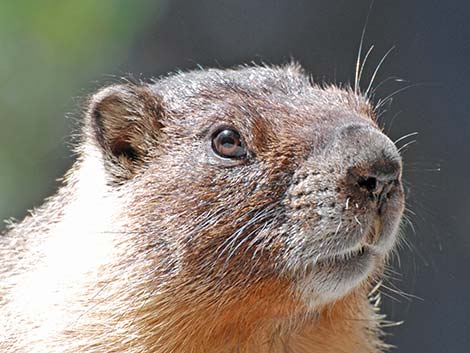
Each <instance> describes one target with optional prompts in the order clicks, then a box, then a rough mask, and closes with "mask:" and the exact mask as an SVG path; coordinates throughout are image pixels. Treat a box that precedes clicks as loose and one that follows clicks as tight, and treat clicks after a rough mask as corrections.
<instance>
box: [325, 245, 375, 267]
mask: <svg viewBox="0 0 470 353" xmlns="http://www.w3.org/2000/svg"><path fill="white" fill-rule="evenodd" d="M375 253H376V251H374V249H373V247H372V246H371V245H367V244H362V243H359V244H357V245H356V246H355V247H353V248H352V249H348V250H345V251H342V252H340V253H338V254H331V255H327V256H324V257H321V258H320V259H318V261H317V264H318V265H330V266H331V265H333V266H334V265H340V266H342V265H348V264H351V265H353V264H356V263H366V262H368V261H370V260H371V258H372V257H373V256H374V254H375Z"/></svg>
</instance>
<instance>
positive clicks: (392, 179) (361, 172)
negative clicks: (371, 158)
mask: <svg viewBox="0 0 470 353" xmlns="http://www.w3.org/2000/svg"><path fill="white" fill-rule="evenodd" d="M380 164H382V165H384V166H386V170H387V172H386V173H383V172H382V170H383V169H382V170H381V171H380V172H376V170H377V169H376V166H375V165H372V166H370V167H368V168H367V167H366V168H365V169H364V167H359V168H355V167H353V168H351V169H350V170H349V172H348V174H349V176H350V178H351V179H352V182H353V183H354V184H355V185H351V186H354V188H355V189H359V192H362V193H363V194H365V196H366V198H367V199H368V200H370V201H372V202H374V203H375V207H376V208H377V211H378V213H379V214H382V212H383V210H384V207H385V205H386V203H387V201H388V200H389V199H390V197H391V195H392V193H393V192H394V190H395V189H396V188H399V187H400V170H401V167H400V165H399V164H398V163H395V162H394V161H391V160H383V161H380Z"/></svg>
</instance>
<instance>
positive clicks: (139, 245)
mask: <svg viewBox="0 0 470 353" xmlns="http://www.w3.org/2000/svg"><path fill="white" fill-rule="evenodd" d="M87 116H88V118H87V121H86V125H85V139H86V144H87V145H89V146H93V147H94V148H95V151H96V150H98V151H99V154H100V158H101V160H102V163H104V165H105V170H106V173H107V180H108V184H109V187H110V190H113V191H115V192H116V194H117V195H120V200H121V201H122V205H121V206H122V213H123V214H125V221H123V223H122V224H121V225H120V226H119V227H121V228H120V229H119V231H120V232H122V233H123V234H127V235H128V236H127V237H123V239H127V240H126V241H128V242H134V244H132V246H133V248H134V249H136V250H133V251H135V254H136V255H135V257H134V258H133V261H134V262H142V263H145V264H146V265H145V266H146V267H147V268H150V269H151V268H152V266H154V267H155V271H154V272H151V275H152V276H156V277H158V276H162V275H165V276H172V277H174V278H175V279H177V278H179V279H180V280H179V282H178V283H180V286H181V288H182V287H183V284H188V283H190V284H191V288H192V289H193V290H194V288H204V290H203V291H202V290H201V292H199V293H204V296H205V297H207V296H212V301H213V302H214V303H215V302H217V300H218V299H217V298H223V300H227V296H221V295H220V293H222V292H224V291H225V292H227V293H229V292H230V293H233V296H234V297H235V296H237V295H242V294H240V293H243V295H244V296H249V295H250V293H254V292H256V291H257V290H258V292H257V293H258V294H259V288H260V287H259V286H262V285H263V283H270V285H273V283H274V285H273V286H274V287H272V288H278V289H280V288H282V290H283V291H284V292H283V293H289V295H291V296H292V297H293V298H297V299H299V300H300V301H301V302H303V303H304V304H306V305H308V306H310V307H312V306H313V307H315V306H317V305H319V304H324V303H327V302H331V301H334V300H336V299H338V298H340V297H342V296H344V295H346V294H347V293H349V292H351V291H352V290H354V289H355V288H358V287H360V286H361V285H363V284H364V283H368V282H369V280H370V279H371V278H373V276H374V274H375V273H376V272H377V271H378V270H380V269H381V268H382V265H383V263H384V261H385V259H386V257H387V254H388V253H389V252H390V250H391V249H392V248H393V245H394V243H395V240H396V234H397V229H398V227H399V222H400V217H401V214H402V211H403V207H404V196H403V189H402V186H401V158H400V156H399V154H398V152H397V149H396V148H395V146H394V144H393V143H392V142H391V141H390V140H389V139H388V138H387V137H386V136H385V135H384V134H383V133H382V132H381V130H380V128H379V127H378V126H377V124H376V122H375V120H374V110H373V107H372V106H371V104H370V103H369V101H368V99H367V98H366V97H364V96H361V95H357V94H354V92H352V91H351V90H349V89H341V88H338V87H333V86H331V87H321V86H319V85H315V84H313V83H312V82H311V80H310V79H309V77H308V76H306V75H305V74H304V73H303V72H302V70H301V69H300V68H299V67H298V66H295V65H290V66H286V67H273V68H271V67H243V68H240V69H236V70H201V71H197V72H190V73H179V74H176V75H173V76H170V77H167V78H163V79H160V80H158V81H155V82H153V83H151V84H123V85H115V86H110V87H108V88H105V89H103V90H102V91H100V92H99V93H97V94H96V95H95V96H94V97H93V98H92V101H91V104H90V108H89V112H88V114H87ZM84 158H87V156H86V155H85V157H84ZM152 284H153V285H155V286H156V287H157V286H160V285H162V284H160V282H159V281H153V282H152ZM276 286H277V287H276ZM256 288H258V289H256ZM156 292H158V291H157V290H155V291H154V292H153V293H156ZM263 293H264V292H263ZM193 299H194V298H193ZM220 300H222V299H220ZM260 300H262V299H260ZM219 304H220V303H219Z"/></svg>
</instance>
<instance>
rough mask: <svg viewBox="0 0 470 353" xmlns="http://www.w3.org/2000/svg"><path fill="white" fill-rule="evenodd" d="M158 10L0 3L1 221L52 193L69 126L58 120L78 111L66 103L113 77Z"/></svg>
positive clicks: (141, 5)
mask: <svg viewBox="0 0 470 353" xmlns="http://www.w3.org/2000/svg"><path fill="white" fill-rule="evenodd" d="M158 5H159V2H158V1H155V0H148V1H146V0H140V1H132V0H100V1H96V0H80V1H71V0H65V1H57V0H55V1H54V0H39V1H34V0H31V1H27V0H23V1H22V0H19V1H2V2H0V122H1V125H0V220H1V219H4V218H6V217H9V216H16V217H22V216H23V215H24V214H25V210H26V208H31V207H32V206H33V205H39V204H40V203H41V199H42V198H43V197H44V196H46V195H47V194H49V193H52V192H53V191H54V189H55V188H56V184H57V183H56V182H55V179H56V178H58V177H59V176H61V174H62V173H63V172H64V170H65V169H66V168H67V167H68V165H69V164H70V161H69V159H68V156H70V152H68V151H67V148H68V146H66V141H68V140H67V136H68V135H70V128H71V126H72V124H71V122H70V119H69V120H67V119H66V118H65V115H66V113H67V112H70V111H77V108H78V107H77V106H76V105H77V102H74V100H73V97H77V96H86V95H87V94H88V93H89V92H90V91H91V90H94V89H95V88H96V86H97V84H96V81H102V80H103V79H104V78H106V76H105V74H111V73H113V72H118V74H120V73H119V65H120V64H121V63H122V62H125V61H126V56H127V53H128V51H129V46H130V45H131V42H132V40H134V39H135V37H136V36H138V35H139V31H141V30H143V28H144V27H145V25H148V24H149V23H150V22H151V21H155V20H156V18H157V15H158V12H159V8H158ZM9 151H15V153H14V157H13V155H12V154H11V153H9ZM18 156H20V157H19V158H18ZM45 185H46V189H44V186H45ZM1 228H3V227H0V229H1Z"/></svg>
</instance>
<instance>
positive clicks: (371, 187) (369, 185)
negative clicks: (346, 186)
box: [357, 177, 380, 192]
mask: <svg viewBox="0 0 470 353" xmlns="http://www.w3.org/2000/svg"><path fill="white" fill-rule="evenodd" d="M357 185H359V186H360V187H361V188H364V189H366V190H367V191H369V192H375V191H376V189H377V187H380V186H379V185H378V184H377V179H376V178H374V177H368V178H359V180H358V182H357Z"/></svg>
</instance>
